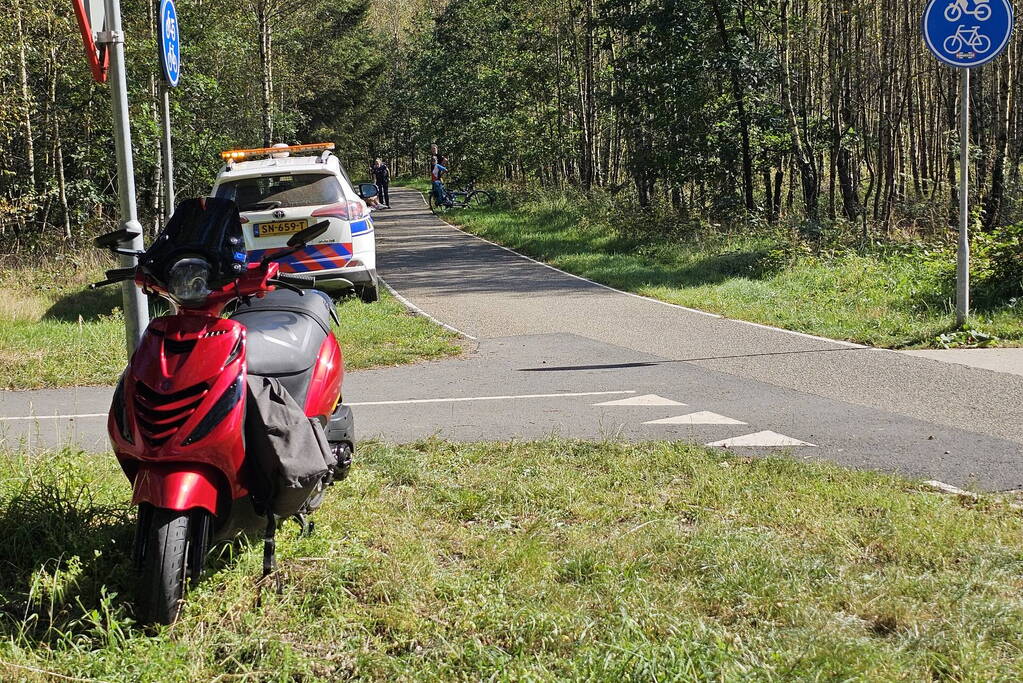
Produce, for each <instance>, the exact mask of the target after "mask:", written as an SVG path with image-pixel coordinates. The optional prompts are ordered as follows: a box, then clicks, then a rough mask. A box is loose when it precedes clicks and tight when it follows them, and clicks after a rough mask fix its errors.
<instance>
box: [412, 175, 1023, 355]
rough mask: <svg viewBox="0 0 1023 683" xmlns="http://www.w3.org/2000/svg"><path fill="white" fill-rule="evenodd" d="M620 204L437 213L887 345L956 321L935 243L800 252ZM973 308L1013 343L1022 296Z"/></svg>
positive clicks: (561, 262)
mask: <svg viewBox="0 0 1023 683" xmlns="http://www.w3.org/2000/svg"><path fill="white" fill-rule="evenodd" d="M417 187H418V186H417ZM619 213H622V214H623V216H624V217H623V218H620V219H614V218H609V217H608V216H609V215H614V214H615V210H613V209H612V210H611V211H607V210H604V209H602V208H601V207H598V206H595V205H594V206H586V205H584V204H583V203H582V200H580V199H578V198H576V199H570V198H566V197H563V196H561V197H557V196H555V197H546V198H544V197H540V198H533V199H525V200H520V201H517V202H516V203H515V205H514V206H512V207H508V206H504V207H500V206H499V207H497V208H494V209H489V210H472V211H467V210H463V211H449V212H447V213H446V214H445V216H444V220H446V221H449V222H452V223H455V224H457V225H459V226H462V227H464V228H465V229H466V230H468V231H469V232H472V233H474V234H477V235H480V236H482V237H485V238H487V239H489V240H492V241H494V242H498V243H500V244H504V245H506V246H508V247H511V248H512V249H515V250H517V251H519V252H521V253H523V254H526V255H528V256H531V257H533V258H536V259H539V260H542V261H545V262H547V263H550V264H552V265H554V266H557V267H558V268H561V269H563V270H566V271H568V272H570V273H575V274H577V275H581V276H583V277H587V278H590V279H592V280H595V281H597V282H601V283H604V284H607V285H610V286H612V287H616V288H618V289H622V290H625V291H628V292H635V293H637V294H643V295H646V296H651V297H654V298H657V299H661V300H663V301H668V302H671V303H675V304H680V305H683V306H689V307H692V308H698V309H700V310H705V311H712V312H715V313H720V314H721V315H724V316H726V317H730V318H737V319H741V320H749V321H753V322H758V323H764V324H767V325H774V326H777V327H783V328H786V329H790V330H796V331H799V332H806V333H809V334H816V335H821V336H824V337H830V338H833V339H845V340H849V341H854V342H860V343H864V344H870V345H874V346H880V347H887V348H915V347H928V346H935V345H938V344H939V343H940V342H939V340H938V339H937V337H938V336H939V335H941V334H943V333H946V332H949V331H950V330H953V329H954V328H955V315H954V307H953V304H952V300H951V289H952V288H951V284H952V280H953V276H954V265H953V261H952V256H951V255H950V254H948V253H946V252H941V253H937V252H935V251H934V250H933V249H930V250H928V249H927V248H925V247H922V246H918V247H907V246H901V247H900V246H887V247H881V246H877V245H874V246H871V247H868V248H864V249H855V248H832V249H822V250H811V249H809V248H807V247H805V245H802V244H799V243H798V242H797V241H795V240H794V238H793V237H792V236H791V235H789V234H786V233H784V232H781V231H776V230H768V229H767V228H766V227H764V226H761V227H760V228H755V229H754V228H751V229H750V230H749V232H747V233H743V234H735V233H721V232H712V231H707V230H703V231H699V230H698V231H693V232H687V233H683V234H679V235H678V236H676V237H674V238H666V237H664V236H663V235H661V234H657V233H656V232H655V231H653V230H651V231H649V232H644V231H643V227H644V222H643V221H644V219H643V218H642V217H637V216H636V214H635V213H632V214H629V213H627V212H621V211H619ZM621 221H631V223H628V224H625V223H622V222H621ZM975 313H976V315H975V317H974V319H973V321H972V323H971V325H972V327H973V329H976V330H979V331H982V332H984V333H986V334H992V335H995V336H996V337H998V338H999V340H1000V341H999V343H1000V344H1002V345H1019V344H1021V343H1023V301H1020V302H1015V301H1011V302H1006V303H1004V304H1003V305H1000V306H997V305H996V306H987V307H984V308H981V309H980V310H977V311H976V312H975Z"/></svg>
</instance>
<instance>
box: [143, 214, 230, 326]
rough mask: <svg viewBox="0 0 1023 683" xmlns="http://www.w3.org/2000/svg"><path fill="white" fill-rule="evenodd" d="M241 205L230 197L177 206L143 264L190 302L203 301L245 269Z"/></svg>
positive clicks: (175, 295)
mask: <svg viewBox="0 0 1023 683" xmlns="http://www.w3.org/2000/svg"><path fill="white" fill-rule="evenodd" d="M245 262H246V253H245V247H244V241H243V238H242V224H241V219H240V217H239V215H238V206H237V205H236V204H235V203H234V202H233V201H231V200H229V199H218V198H215V197H200V198H197V199H187V200H185V201H183V202H181V203H180V204H178V208H177V209H176V210H175V211H174V215H173V216H171V219H170V220H169V221H168V222H167V226H166V227H165V228H164V229H163V231H162V232H161V233H160V234H159V235H158V236H157V238H156V240H154V242H153V244H152V245H151V246H150V247H149V249H147V250H146V253H145V254H144V255H142V256H141V257H140V259H139V265H140V266H141V267H142V268H143V269H144V270H145V271H146V272H147V273H149V275H151V276H152V277H153V278H154V279H155V280H156V281H158V282H160V283H162V284H163V285H164V286H166V287H167V290H168V291H169V292H170V294H171V296H172V297H173V298H174V299H175V301H177V302H178V303H179V304H181V305H184V306H201V305H202V304H203V303H204V302H205V301H206V297H207V296H208V295H209V293H210V292H211V291H212V290H215V289H219V288H221V287H223V286H224V285H226V284H228V283H230V282H232V281H234V280H235V279H237V278H238V276H239V275H241V274H242V273H243V272H244V270H245Z"/></svg>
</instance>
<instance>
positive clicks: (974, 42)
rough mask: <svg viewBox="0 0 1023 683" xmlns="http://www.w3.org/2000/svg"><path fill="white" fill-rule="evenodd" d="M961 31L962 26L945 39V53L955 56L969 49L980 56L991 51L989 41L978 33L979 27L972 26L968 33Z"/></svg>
mask: <svg viewBox="0 0 1023 683" xmlns="http://www.w3.org/2000/svg"><path fill="white" fill-rule="evenodd" d="M963 29H964V27H963V26H960V27H958V28H957V29H956V32H955V33H954V34H952V35H950V36H949V37H948V38H946V39H945V44H944V48H945V52H947V53H949V54H953V55H957V54H960V53H961V52H964V51H965V50H966V48H970V49H972V50H975V51H976V53H977V54H981V55H982V54H984V53H985V52H987V51H988V50H990V49H991V39H990V38H988V37H987V36H985V35H984V34H982V33H980V26H974V27H973V28H971V29H970V30H968V31H966V30H963Z"/></svg>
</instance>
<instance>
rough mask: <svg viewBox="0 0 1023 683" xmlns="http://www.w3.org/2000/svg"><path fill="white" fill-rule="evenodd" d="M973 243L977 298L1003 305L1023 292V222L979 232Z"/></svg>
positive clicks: (990, 303)
mask: <svg viewBox="0 0 1023 683" xmlns="http://www.w3.org/2000/svg"><path fill="white" fill-rule="evenodd" d="M973 244H974V246H973V263H972V264H971V269H970V270H971V271H972V273H973V277H974V278H975V289H974V295H975V297H976V299H977V302H978V303H981V302H983V303H985V304H987V305H992V304H999V305H1000V304H1002V303H1004V302H1006V301H1007V300H1011V299H1015V298H1018V297H1021V296H1023V222H1021V223H1015V224H1013V225H1006V226H1003V227H1000V228H996V229H995V230H992V231H991V232H987V233H978V234H977V236H976V238H975V239H974V243H973Z"/></svg>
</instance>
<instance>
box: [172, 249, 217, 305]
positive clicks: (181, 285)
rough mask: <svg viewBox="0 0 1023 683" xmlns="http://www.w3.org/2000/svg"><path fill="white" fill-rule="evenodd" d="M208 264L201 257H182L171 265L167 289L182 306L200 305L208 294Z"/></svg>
mask: <svg viewBox="0 0 1023 683" xmlns="http://www.w3.org/2000/svg"><path fill="white" fill-rule="evenodd" d="M209 279H210V264H209V263H208V262H207V261H206V259H202V258H184V259H181V260H180V261H178V262H177V263H175V264H174V265H173V266H171V268H170V271H169V272H168V277H167V290H168V291H169V292H170V294H171V296H172V297H174V299H175V301H177V302H178V303H180V304H181V305H182V306H186V307H188V306H202V305H203V304H204V303H206V297H208V296H209V295H210V287H209Z"/></svg>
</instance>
